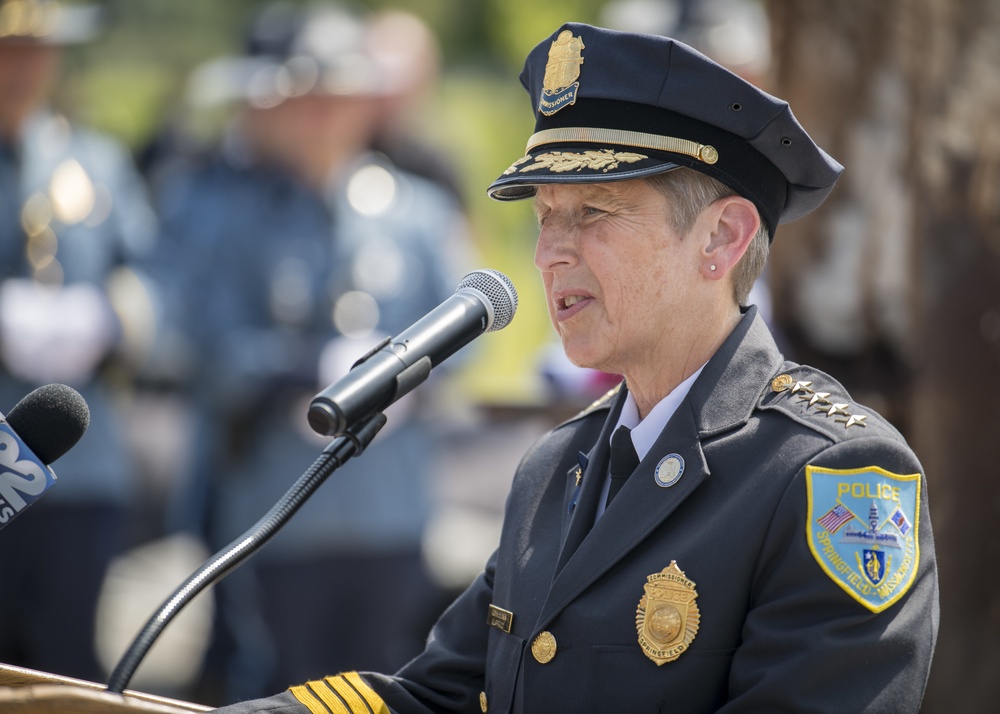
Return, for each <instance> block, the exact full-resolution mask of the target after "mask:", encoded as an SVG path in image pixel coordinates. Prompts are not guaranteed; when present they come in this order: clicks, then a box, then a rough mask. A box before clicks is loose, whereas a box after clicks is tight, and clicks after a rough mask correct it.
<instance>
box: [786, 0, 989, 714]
mask: <svg viewBox="0 0 1000 714" xmlns="http://www.w3.org/2000/svg"><path fill="white" fill-rule="evenodd" d="M768 8H769V13H770V16H771V20H772V35H773V42H774V68H775V87H774V89H775V93H776V94H778V95H779V96H782V97H784V98H786V99H788V101H789V102H790V103H791V105H792V107H793V108H794V110H795V112H796V115H797V116H798V117H799V120H800V121H801V122H802V123H803V125H804V126H805V127H806V129H807V130H808V131H809V132H810V133H811V134H812V135H813V136H814V138H816V140H817V143H819V144H820V145H821V146H823V147H824V148H826V149H827V150H828V151H829V152H830V153H831V154H832V155H833V156H834V157H835V158H837V159H838V160H839V161H841V163H843V164H844V165H845V166H846V169H847V170H846V171H845V173H844V176H843V178H842V179H841V182H840V184H839V185H838V186H837V188H836V189H835V190H834V192H833V195H832V196H831V198H830V199H829V200H828V201H827V204H826V205H825V206H824V207H823V208H822V209H820V210H819V211H817V212H816V213H815V214H813V215H812V216H810V217H808V218H807V219H804V220H802V221H798V222H796V223H792V224H790V225H788V226H782V227H781V228H780V229H779V230H778V232H777V239H776V241H775V243H774V248H773V252H772V262H771V267H770V278H771V288H772V291H773V294H774V312H775V320H776V323H777V326H778V328H779V330H781V331H783V332H784V334H785V336H786V339H787V343H788V345H789V352H790V356H791V357H792V358H793V359H799V360H801V361H804V362H809V363H812V364H814V365H816V366H817V367H820V368H824V369H828V370H829V371H830V372H831V373H832V374H833V375H834V376H835V377H837V378H838V379H840V380H841V381H843V382H844V384H845V386H846V387H847V389H848V390H849V391H851V393H852V394H853V395H854V396H855V398H856V399H858V400H859V401H861V402H862V403H867V404H868V405H869V406H872V407H873V408H876V409H877V410H879V411H880V412H882V413H883V414H884V415H885V416H887V417H888V418H889V419H890V420H891V421H893V423H895V424H896V425H897V426H898V427H899V428H900V430H901V431H903V433H904V435H906V437H907V438H908V439H909V441H910V443H911V445H912V446H913V448H914V450H915V451H916V453H917V455H918V457H920V459H921V460H922V462H923V465H924V467H925V469H926V471H927V476H928V482H929V486H928V490H929V494H928V496H929V498H930V505H931V517H932V519H933V522H934V529H935V535H936V540H937V558H938V566H939V575H940V582H941V610H942V613H941V630H940V637H939V641H938V647H937V654H936V657H935V660H934V667H933V670H932V673H931V682H930V685H929V688H928V692H927V697H926V699H925V703H924V708H923V711H924V712H932V713H933V712H945V711H947V712H949V713H950V712H953V711H963V712H964V711H983V706H985V705H986V704H988V703H992V702H996V701H998V700H1000V570H998V569H997V568H996V566H997V564H998V563H1000V537H998V535H997V524H998V523H1000V479H998V478H997V473H998V471H1000V468H998V462H1000V375H998V371H1000V370H998V367H1000V121H997V117H998V116H1000V3H998V2H995V0H963V2H955V1H954V0H881V1H879V2H871V1H870V0H837V2H821V1H820V0H806V1H803V0H770V1H769V3H768ZM845 685H846V686H849V683H845Z"/></svg>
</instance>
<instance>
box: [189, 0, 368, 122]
mask: <svg viewBox="0 0 1000 714" xmlns="http://www.w3.org/2000/svg"><path fill="white" fill-rule="evenodd" d="M385 84H386V82H385V78H384V71H383V69H382V68H381V67H380V65H379V63H378V62H376V61H375V60H374V58H373V56H372V54H371V52H370V50H369V47H368V24H367V20H366V18H365V17H364V16H363V15H362V14H361V13H359V12H358V11H355V10H354V9H352V8H351V7H349V6H345V5H341V4H334V3H311V4H308V5H299V4H293V3H290V2H273V3H268V4H266V5H264V6H263V7H262V9H261V10H260V11H259V12H258V13H257V15H256V16H255V17H254V19H253V21H252V23H251V25H250V28H249V31H248V33H247V37H246V41H245V47H244V54H243V55H242V56H239V57H221V58H218V59H215V60H211V61H210V62H207V63H205V64H204V65H202V66H201V67H199V68H197V69H196V70H195V71H194V73H193V74H192V76H191V79H190V83H189V87H188V98H189V100H190V101H191V103H192V104H193V105H195V106H206V105H212V104H217V103H224V102H231V101H245V102H249V103H250V104H252V105H254V106H257V107H261V108H263V107H268V106H275V105H277V104H279V103H281V102H283V101H285V100H286V99H289V98H292V97H301V96H305V95H325V96H370V95H377V94H380V93H382V92H383V91H384V87H385Z"/></svg>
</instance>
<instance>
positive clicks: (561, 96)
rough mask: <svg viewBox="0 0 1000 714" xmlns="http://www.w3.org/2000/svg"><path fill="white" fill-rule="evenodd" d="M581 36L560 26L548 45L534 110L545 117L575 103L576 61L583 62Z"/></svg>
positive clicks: (578, 86) (576, 85)
mask: <svg viewBox="0 0 1000 714" xmlns="http://www.w3.org/2000/svg"><path fill="white" fill-rule="evenodd" d="M583 49H584V44H583V38H582V37H574V36H573V33H572V32H570V31H569V30H563V31H562V32H560V33H559V36H558V37H557V38H556V39H555V40H554V41H553V42H552V46H551V47H549V60H548V62H546V63H545V76H544V77H543V78H542V96H540V97H539V98H538V111H540V112H541V113H542V114H544V115H545V116H547V117H549V116H552V115H553V114H555V113H556V112H557V111H559V110H560V109H562V108H564V107H568V106H570V105H572V104H575V103H576V90H577V89H579V88H580V83H579V82H577V81H576V80H577V79H578V78H579V76H580V65H582V64H583V54H582V52H583Z"/></svg>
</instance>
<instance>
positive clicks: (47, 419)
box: [7, 384, 90, 465]
mask: <svg viewBox="0 0 1000 714" xmlns="http://www.w3.org/2000/svg"><path fill="white" fill-rule="evenodd" d="M7 423H8V424H9V425H10V428H11V429H13V430H14V431H15V432H16V433H17V435H18V436H19V437H21V440H22V441H23V442H24V443H25V444H26V445H27V447H28V448H29V449H31V451H32V452H33V453H34V454H35V456H37V457H38V458H39V460H40V461H41V462H42V463H43V464H46V465H48V464H51V463H52V462H53V461H55V460H56V459H58V458H59V457H60V456H62V455H63V454H65V453H66V452H67V451H69V450H70V449H71V448H73V446H74V444H76V442H78V441H79V440H80V437H82V436H83V433H84V432H85V431H87V427H88V426H89V425H90V408H89V407H88V406H87V402H85V401H84V399H83V397H82V396H80V393H79V392H77V391H76V390H75V389H73V388H72V387H67V386H66V385H65V384H47V385H45V386H44V387H39V388H38V389H36V390H35V391H33V392H31V393H30V394H28V395H27V396H26V397H24V398H23V399H22V400H21V401H19V402H18V403H17V404H16V405H15V406H14V408H13V409H11V410H10V414H8V415H7Z"/></svg>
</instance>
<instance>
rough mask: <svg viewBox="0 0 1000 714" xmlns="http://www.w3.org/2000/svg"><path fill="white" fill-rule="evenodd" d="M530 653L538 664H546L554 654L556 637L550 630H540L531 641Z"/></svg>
mask: <svg viewBox="0 0 1000 714" xmlns="http://www.w3.org/2000/svg"><path fill="white" fill-rule="evenodd" d="M531 654H533V655H534V656H535V659H536V660H538V662H539V664H548V663H549V662H551V661H552V658H553V657H555V656H556V638H555V637H554V636H553V635H552V633H551V632H540V633H538V637H536V638H535V641H534V642H532V643H531Z"/></svg>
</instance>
